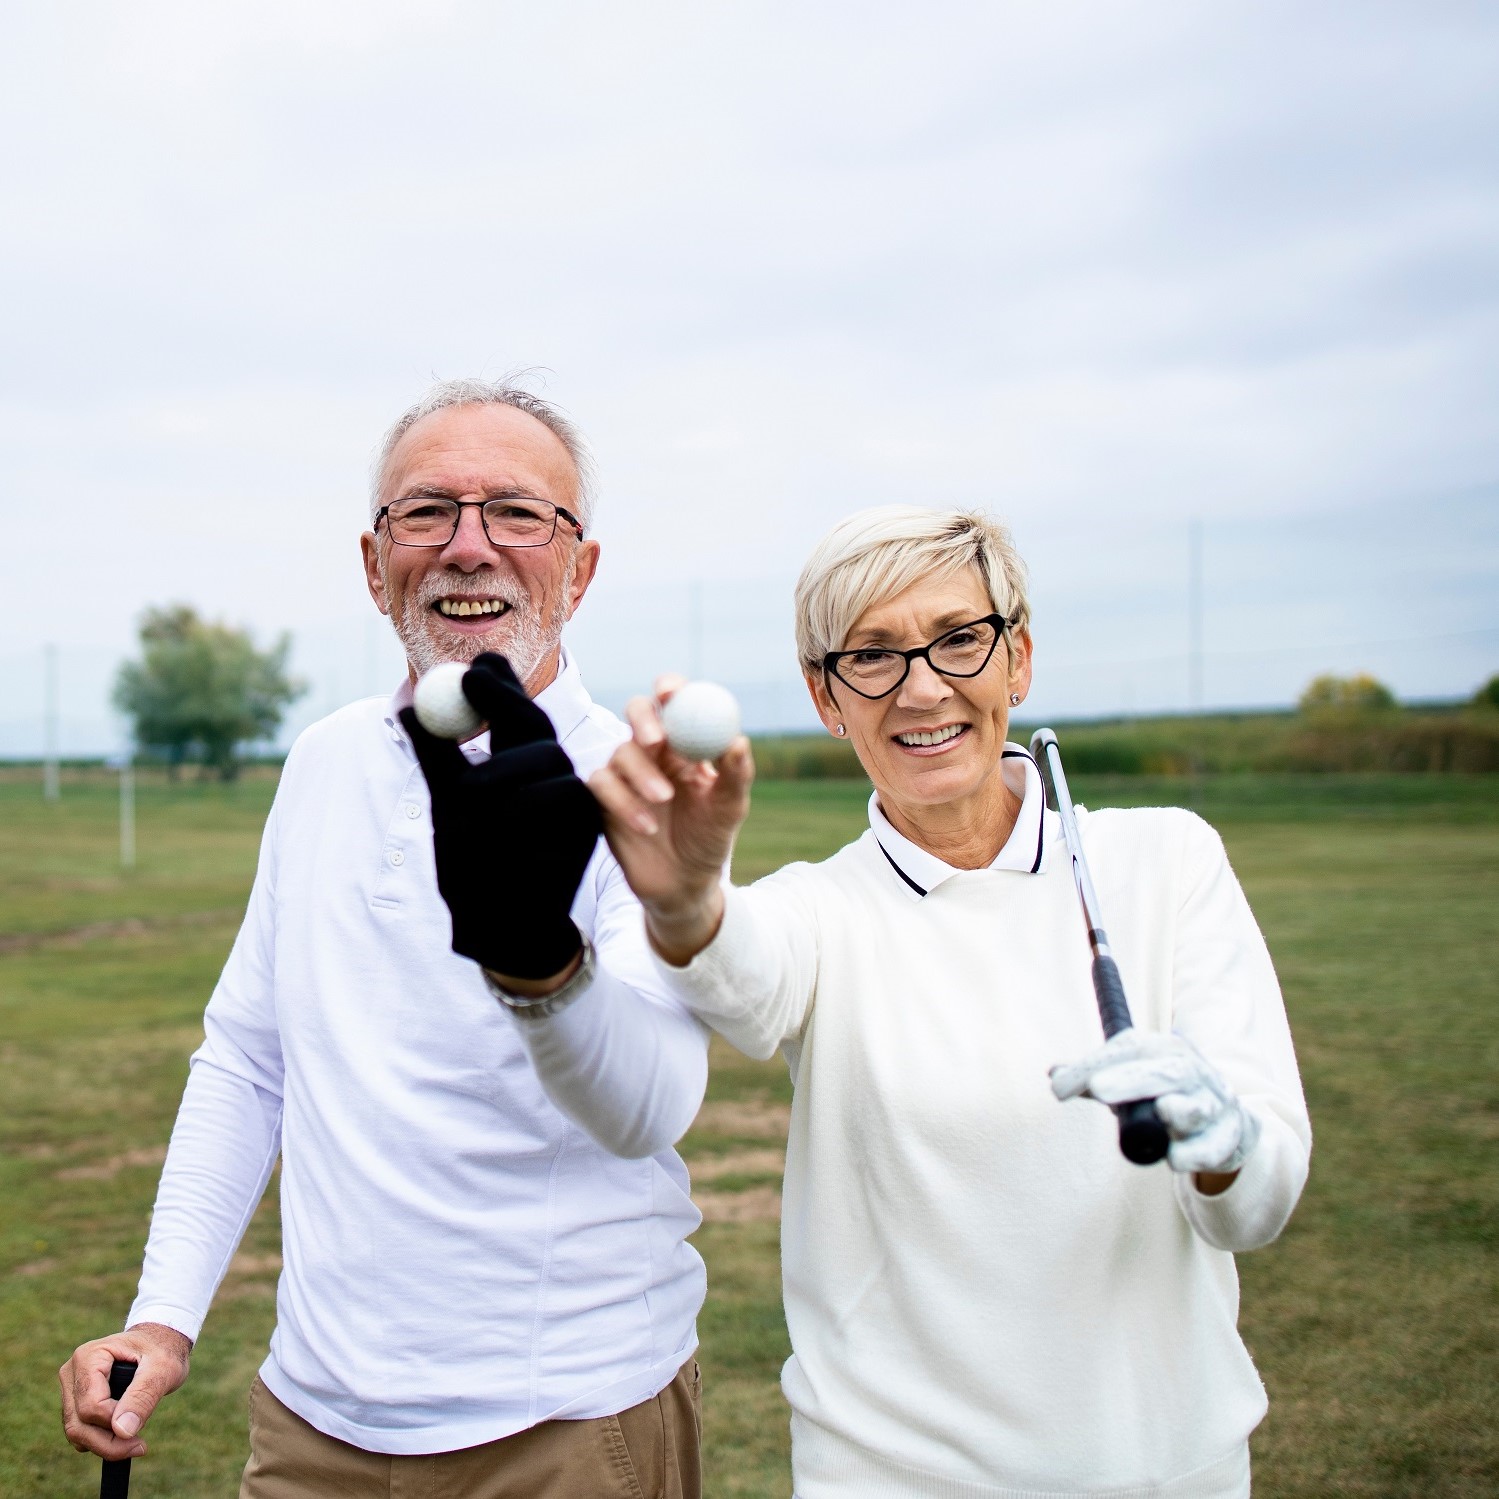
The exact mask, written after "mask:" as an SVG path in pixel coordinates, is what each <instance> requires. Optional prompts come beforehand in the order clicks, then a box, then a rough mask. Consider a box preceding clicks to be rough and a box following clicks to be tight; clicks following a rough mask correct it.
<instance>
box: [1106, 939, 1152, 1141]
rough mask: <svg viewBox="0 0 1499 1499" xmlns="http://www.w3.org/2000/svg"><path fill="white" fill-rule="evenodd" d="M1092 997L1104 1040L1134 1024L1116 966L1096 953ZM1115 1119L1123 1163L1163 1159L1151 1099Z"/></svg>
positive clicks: (1122, 1107) (1123, 1109) (1123, 1106)
mask: <svg viewBox="0 0 1499 1499" xmlns="http://www.w3.org/2000/svg"><path fill="white" fill-rule="evenodd" d="M1093 993H1094V994H1095V995H1096V996H1097V998H1098V1015H1099V1018H1100V1019H1101V1020H1102V1021H1103V1033H1104V1035H1105V1037H1113V1036H1117V1035H1118V1034H1119V1032H1120V1031H1127V1030H1128V1029H1129V1028H1130V1027H1131V1025H1133V1024H1134V1022H1133V1021H1132V1020H1131V1019H1130V1013H1129V1001H1128V1000H1127V999H1125V997H1124V980H1123V979H1122V978H1120V976H1119V965H1118V964H1117V963H1116V962H1115V961H1114V960H1113V959H1112V958H1111V957H1109V956H1108V954H1107V953H1099V954H1098V955H1097V956H1096V957H1095V958H1094V959H1093ZM1114 1117H1115V1118H1116V1119H1117V1120H1118V1121H1119V1150H1120V1153H1121V1154H1122V1155H1123V1156H1124V1159H1125V1160H1127V1161H1133V1162H1134V1163H1135V1165H1137V1166H1153V1165H1154V1164H1155V1163H1156V1162H1157V1161H1159V1160H1162V1159H1163V1158H1164V1157H1165V1154H1166V1147H1167V1146H1168V1145H1170V1143H1171V1137H1170V1136H1169V1135H1168V1134H1167V1133H1166V1126H1165V1125H1164V1124H1162V1123H1161V1116H1160V1114H1159V1113H1157V1112H1156V1106H1155V1104H1154V1102H1153V1101H1152V1100H1151V1099H1149V1098H1140V1099H1136V1100H1135V1101H1134V1102H1133V1103H1117V1104H1115V1105H1114Z"/></svg>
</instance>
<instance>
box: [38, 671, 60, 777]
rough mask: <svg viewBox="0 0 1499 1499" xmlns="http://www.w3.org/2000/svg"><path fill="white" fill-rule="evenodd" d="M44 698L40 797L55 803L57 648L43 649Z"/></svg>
mask: <svg viewBox="0 0 1499 1499" xmlns="http://www.w3.org/2000/svg"><path fill="white" fill-rule="evenodd" d="M43 662H44V666H45V673H44V689H43V691H44V696H43V706H42V717H43V723H42V796H43V797H44V798H45V799H46V800H47V801H49V802H55V801H56V800H57V799H58V797H59V796H60V795H61V794H62V784H61V779H60V777H59V775H58V768H57V647H56V646H55V645H48V646H45V647H44V648H43Z"/></svg>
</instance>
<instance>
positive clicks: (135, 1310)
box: [125, 1301, 208, 1344]
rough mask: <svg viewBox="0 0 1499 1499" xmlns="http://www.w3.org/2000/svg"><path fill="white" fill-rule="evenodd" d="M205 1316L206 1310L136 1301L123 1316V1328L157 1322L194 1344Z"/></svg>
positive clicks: (201, 1329)
mask: <svg viewBox="0 0 1499 1499" xmlns="http://www.w3.org/2000/svg"><path fill="white" fill-rule="evenodd" d="M207 1316H208V1314H207V1312H190V1311H187V1310H185V1309H184V1308H182V1307H180V1306H168V1305H167V1304H166V1303H164V1302H153V1301H138V1302H136V1304H135V1305H134V1306H133V1307H131V1308H130V1315H129V1316H127V1317H126V1318H125V1330H126V1331H129V1329H130V1328H132V1327H135V1326H137V1325H138V1324H139V1323H142V1322H157V1323H159V1324H160V1325H161V1326H162V1327H170V1328H171V1329H172V1331H173V1332H180V1333H181V1334H182V1336H183V1337H185V1338H186V1339H187V1340H188V1341H189V1342H190V1343H194V1344H196V1343H197V1341H198V1334H199V1333H201V1332H202V1331H203V1323H204V1321H205V1320H206V1318H207Z"/></svg>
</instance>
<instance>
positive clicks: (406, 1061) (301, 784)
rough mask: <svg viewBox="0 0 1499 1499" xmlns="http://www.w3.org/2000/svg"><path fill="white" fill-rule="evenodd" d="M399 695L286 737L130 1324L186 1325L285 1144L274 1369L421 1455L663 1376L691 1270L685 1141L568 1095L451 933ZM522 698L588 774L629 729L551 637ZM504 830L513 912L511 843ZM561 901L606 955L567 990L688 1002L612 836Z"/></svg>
mask: <svg viewBox="0 0 1499 1499" xmlns="http://www.w3.org/2000/svg"><path fill="white" fill-rule="evenodd" d="M400 700H401V699H400V697H399V695H398V697H397V698H396V699H392V700H390V701H388V702H387V701H385V700H381V699H374V698H372V699H368V700H366V701H364V702H359V703H355V704H352V705H351V706H349V707H347V708H344V709H342V710H341V711H339V712H337V713H335V714H333V715H332V716H330V717H329V718H326V719H324V720H323V721H322V722H320V723H318V724H315V725H314V726H313V727H312V728H310V729H308V730H307V731H306V732H305V733H304V734H303V735H302V736H301V737H300V738H299V739H298V740H297V743H296V745H295V747H294V748H293V750H292V752H291V754H290V755H289V757H288V759H287V762H286V768H285V771H284V773H283V775H282V779H281V784H280V788H279V789H278V791H277V794H276V800H275V804H274V806H273V808H272V810H271V814H270V817H269V819H268V821H267V824H266V830H265V837H264V841H263V844H262V848H261V855H260V864H259V869H258V872H257V875H256V879H255V885H254V889H253V892H252V894H251V897H250V904H249V909H248V911H247V913H246V917H245V922H244V926H243V927H242V928H241V931H240V933H239V937H238V939H237V940H236V942H235V945H234V949H233V952H232V953H231V955H230V957H229V961H228V963H227V964H226V966H225V969H224V972H223V975H222V977H221V978H220V980H219V983H218V985H217V987H216V989H215V990H214V994H213V998H212V1000H211V1002H210V1003H209V1006H208V1010H207V1014H206V1016H205V1032H206V1039H205V1041H204V1043H203V1046H202V1047H201V1048H200V1050H199V1051H198V1052H197V1054H196V1055H195V1056H194V1058H193V1066H192V1072H191V1076H190V1079H189V1083H188V1088H187V1092H186V1094H185V1096H184V1099H183V1104H182V1109H181V1112H180V1114H179V1116H178V1122H177V1126H176V1129H175V1130H174V1133H173V1137H172V1146H171V1150H170V1153H169V1155H168V1159H167V1164H166V1167H165V1169H164V1171H163V1174H162V1183H161V1189H160V1193H159V1195H158V1199H157V1205H156V1211H155V1214H154V1218H153V1222H152V1228H151V1235H150V1242H149V1244H148V1246H147V1253H146V1265H145V1271H144V1274H143V1276H142V1279H141V1287H140V1295H139V1297H138V1298H137V1301H136V1303H135V1305H134V1307H132V1309H131V1312H130V1318H129V1321H130V1322H131V1323H135V1322H141V1321H150V1322H160V1323H165V1324H166V1325H168V1326H171V1327H175V1328H178V1329H180V1330H181V1331H182V1332H184V1333H186V1334H187V1335H188V1336H189V1337H194V1338H196V1336H197V1335H198V1332H199V1329H200V1327H201V1325H202V1322H203V1318H204V1316H205V1315H206V1313H207V1310H208V1305H209V1302H210V1301H211V1299H212V1296H213V1293H214V1291H215V1289H216V1288H217V1285H218V1283H219V1281H220V1280H221V1279H222V1277H223V1275H224V1273H225V1271H226V1270H227V1268H228V1265H229V1262H230V1259H231V1258H232V1256H233V1254H234V1250H235V1247H236V1245H237V1244H238V1242H239V1238H240V1236H241V1234H242V1233H243V1231H244V1227H245V1225H246V1224H247V1223H248V1221H249V1216H250V1214H251V1213H252V1212H253V1211H254V1207H255V1203H256V1202H257V1201H258V1199H259V1196H260V1193H261V1190H262V1189H263V1187H264V1184H265V1182H266V1181H267V1179H268V1177H269V1175H270V1172H271V1168H272V1166H273V1164H274V1162H275V1159H276V1156H277V1153H278V1151H279V1152H280V1153H281V1155H282V1163H283V1170H282V1181H281V1207H282V1235H283V1246H284V1247H283V1254H284V1269H283V1272H282V1276H281V1281H280V1285H279V1287H278V1291H277V1326H276V1331H275V1334H274V1336H273V1337H272V1340H271V1349H270V1356H269V1357H268V1358H267V1359H266V1361H265V1364H264V1366H263V1367H262V1369H261V1375H262V1377H263V1378H264V1380H265V1382H266V1384H267V1385H268V1386H269V1387H270V1388H271V1390H272V1391H273V1392H274V1393H275V1394H276V1396H277V1397H278V1398H279V1399H281V1400H282V1401H283V1402H284V1403H285V1404H286V1405H288V1406H289V1407H291V1409H292V1410H294V1411H296V1412H297V1413H298V1414H299V1415H301V1416H302V1417H303V1418H304V1419H306V1420H307V1421H309V1422H310V1423H311V1424H312V1425H313V1426H315V1427H317V1428H318V1429H319V1430H320V1431H323V1432H326V1433H328V1434H329V1435H331V1436H334V1437H338V1438H340V1439H341V1440H343V1441H346V1442H351V1443H353V1444H355V1445H356V1446H359V1447H363V1448H366V1449H368V1450H372V1451H378V1452H389V1453H425V1452H438V1451H447V1450H451V1449H454V1448H459V1447H468V1446H474V1445H477V1444H478V1443H481V1442H486V1441H492V1440H494V1439H496V1438H499V1437H503V1436H506V1435H509V1434H510V1433H512V1432H515V1431H519V1430H522V1429H523V1428H525V1427H528V1426H531V1425H533V1424H535V1423H536V1422H538V1421H541V1420H545V1419H547V1418H549V1417H554V1416H567V1417H588V1416H598V1415H608V1414H613V1413H615V1412H617V1411H620V1410H623V1409H625V1408H627V1407H628V1406H630V1405H633V1404H636V1403H637V1402H639V1401H640V1400H643V1399H646V1398H648V1397H649V1396H650V1395H652V1394H654V1393H656V1392H657V1391H658V1390H660V1389H661V1388H662V1387H663V1386H664V1385H666V1383H667V1382H668V1381H669V1380H670V1379H671V1378H672V1376H673V1374H675V1372H676V1370H677V1369H678V1367H679V1366H680V1365H681V1364H682V1362H683V1361H684V1360H685V1359H686V1358H687V1357H688V1356H689V1355H690V1354H691V1352H692V1350H693V1349H694V1347H695V1346H696V1343H697V1335H696V1329H695V1325H694V1319H695V1317H696V1314H697V1311H698V1308H699V1307H700V1306H701V1305H702V1300H703V1294H704V1272H703V1266H702V1261H701V1260H700V1259H699V1257H698V1255H697V1253H696V1251H695V1250H694V1249H693V1248H692V1247H691V1245H689V1244H688V1243H687V1242H686V1237H687V1235H688V1234H689V1233H691V1232H692V1231H693V1230H694V1229H695V1228H696V1227H697V1225H698V1223H699V1221H700V1216H699V1214H698V1212H697V1210H696V1209H695V1208H694V1207H693V1206H692V1203H691V1201H690V1199H689V1197H688V1189H687V1173H686V1170H685V1168H684V1167H683V1165H682V1162H681V1160H680V1158H679V1157H678V1156H677V1154H676V1152H675V1151H673V1150H670V1149H666V1150H662V1151H661V1152H660V1153H659V1154H657V1155H654V1156H650V1157H647V1158H645V1159H639V1160H624V1159H620V1158H619V1157H617V1156H614V1155H611V1154H609V1153H607V1152H606V1151H605V1150H603V1149H601V1148H600V1147H599V1146H598V1145H597V1144H595V1143H594V1142H593V1140H591V1139H590V1138H589V1136H588V1135H587V1134H585V1133H584V1132H583V1130H581V1129H580V1128H579V1127H578V1126H577V1125H575V1124H573V1123H571V1122H570V1121H569V1120H568V1119H567V1118H566V1117H564V1115H563V1114H561V1113H560V1112H559V1111H558V1110H557V1109H556V1108H555V1107H553V1105H552V1104H551V1102H550V1101H549V1100H548V1098H547V1096H546V1094H545V1093H544V1092H543V1089H542V1086H541V1084H540V1083H539V1081H538V1079H537V1075H536V1072H535V1070H534V1069H533V1067H532V1065H531V1062H530V1060H529V1058H528V1055H527V1052H526V1047H525V1042H524V1041H523V1039H522V1036H521V1034H520V1033H521V1032H522V1030H523V1029H525V1028H526V1026H525V1024H523V1023H521V1022H517V1021H515V1020H514V1019H512V1018H511V1017H510V1016H509V1015H508V1014H506V1013H505V1012H504V1011H503V1010H502V1008H501V1007H500V1006H499V1005H498V1004H497V1003H496V1002H495V1000H494V999H493V998H492V997H491V996H490V995H489V993H488V992H487V991H486V989H485V987H484V984H483V982H482V979H481V977H480V974H479V970H478V968H477V967H476V966H475V965H474V964H473V963H471V962H469V961H468V960H467V959H464V958H459V957H456V956H455V955H454V954H453V953H452V952H451V951H450V950H449V947H448V944H449V941H450V937H451V928H450V924H449V919H448V912H447V907H446V906H445V905H444V904H443V902H442V899H441V897H440V896H439V895H438V893H437V886H436V878H435V870H434V867H433V856H432V831H431V828H432V824H431V811H430V804H429V800H428V793H427V786H426V782H425V781H424V779H423V777H422V774H421V771H420V769H419V768H418V766H417V763H416V760H415V757H414V755H413V754H412V750H411V746H410V744H409V743H408V741H407V739H406V736H405V734H404V733H403V732H402V730H401V727H400V724H399V722H398V720H397V719H396V717H395V712H396V709H397V707H398V706H399V702H400ZM537 701H538V702H539V703H540V704H541V706H542V707H543V708H545V709H546V711H547V712H548V714H549V715H550V716H551V718H552V721H553V723H554V724H555V725H556V728H557V732H558V737H559V739H560V740H561V742H562V745H563V748H564V749H565V750H566V751H567V752H568V754H569V755H570V756H571V758H572V760H573V762H574V764H575V765H576V766H577V768H578V770H579V772H580V773H581V774H583V775H584V776H586V775H587V774H589V772H591V771H592V770H593V769H595V768H596V767H597V766H598V765H601V764H602V763H603V762H604V761H605V760H606V759H607V758H608V756H609V754H610V753H611V752H612V751H613V749H614V747H615V746H616V745H617V744H618V743H619V742H620V741H621V740H622V739H623V738H624V737H626V730H625V729H624V727H623V725H621V724H620V723H619V721H618V720H617V719H616V718H614V716H613V715H612V714H609V713H608V712H606V711H605V710H603V709H601V708H599V707H597V706H596V705H595V704H593V703H592V702H591V701H590V699H589V698H588V695H587V693H586V692H585V691H584V689H583V685H582V682H581V680H580V678H579V676H578V673H577V670H576V667H575V666H573V664H572V663H571V662H570V661H568V660H567V659H566V657H565V656H564V661H563V667H562V670H561V671H560V672H559V675H558V678H557V680H556V681H555V682H554V683H553V684H552V686H550V687H549V688H547V689H546V691H545V692H543V693H542V694H541V695H540V696H539V697H538V699H537ZM468 752H469V753H470V754H483V753H486V752H487V746H486V744H485V743H484V742H483V741H482V740H481V741H476V742H475V744H474V745H473V746H471V747H469V751H468ZM492 853H493V868H494V879H495V889H496V892H497V919H498V920H502V919H503V902H504V894H503V892H504V887H505V884H506V882H507V881H510V880H514V881H517V882H520V881H524V880H525V879H526V877H527V861H526V850H525V849H523V848H507V847H504V846H503V845H501V846H497V847H495V848H494V849H493V850H492ZM573 916H574V919H575V920H576V921H577V923H578V926H579V927H580V929H581V930H583V931H584V932H586V933H587V934H589V936H590V937H591V938H592V940H593V942H594V944H595V946H596V948H597V950H598V954H599V966H600V979H599V980H598V981H597V982H596V983H595V985H594V986H593V989H592V990H590V992H589V993H588V994H586V995H584V996H583V998H582V999H581V1000H580V1001H579V1002H578V1006H576V1007H575V1008H581V1007H582V1006H583V1005H584V1004H588V1003H599V1004H604V1003H606V1002H610V1001H611V1000H613V999H617V998H618V994H617V993H615V994H611V993H610V992H609V991H610V990H611V987H612V989H613V990H615V991H618V990H620V989H622V988H628V989H629V990H632V991H634V993H633V994H630V995H627V996H625V998H626V999H627V1000H628V1001H629V1003H631V1004H637V1003H641V1002H645V1003H648V1004H651V1005H653V1006H654V1005H659V1006H665V1007H667V1008H668V1009H670V1010H672V1011H676V1010H677V1009H678V1006H677V1004H676V1002H675V1001H674V1000H671V999H669V998H667V997H666V996H665V995H664V994H663V992H662V988H661V984H660V981H659V979H658V978H657V975H656V970H655V967H654V965H653V964H652V962H651V961H650V958H649V955H648V953H647V950H646V948H645V943H644V938H643V931H642V924H641V922H640V920H639V910H638V906H637V905H636V903H635V901H634V897H633V896H632V895H631V894H630V892H629V891H628V889H627V887H626V886H625V883H624V879H623V876H622V875H621V873H620V871H619V868H618V866H617V865H616V864H615V863H614V861H613V859H612V858H611V857H610V856H609V854H608V851H607V849H606V848H605V847H604V846H603V844H602V843H601V844H600V847H599V850H598V852H597V853H596V854H595V856H594V859H593V861H592V862H591V863H590V865H589V867H588V871H587V873H586V875H585V877H584V880H583V885H582V888H581V889H580V890H579V893H578V898H577V901H576V903H575V905H574V908H573ZM601 986H602V992H600V991H601ZM549 1023H550V1022H530V1023H529V1024H531V1025H533V1026H534V1025H546V1024H549ZM692 1026H693V1027H694V1032H693V1039H692V1044H693V1045H697V1044H698V1043H699V1040H700V1036H699V1035H698V1034H697V1032H698V1029H700V1028H697V1023H696V1022H695V1021H694V1022H692ZM678 1070H679V1071H686V1070H690V1069H678ZM666 1086H668V1087H669V1086H672V1084H671V1083H670V1082H668V1083H667V1085H666ZM682 1086H684V1087H690V1086H692V1083H691V1082H690V1080H689V1081H688V1082H687V1083H684V1084H682ZM695 1086H696V1087H697V1089H698V1094H697V1096H698V1097H700V1096H701V1078H700V1077H699V1078H698V1079H697V1081H696V1084H695ZM685 1107H686V1110H687V1112H686V1115H685V1117H686V1118H688V1119H690V1117H691V1111H692V1109H693V1108H694V1107H695V1104H694V1103H693V1102H692V1101H691V1100H690V1099H689V1100H687V1102H686V1105H685Z"/></svg>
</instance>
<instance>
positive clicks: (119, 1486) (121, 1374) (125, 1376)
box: [99, 1358, 136, 1499]
mask: <svg viewBox="0 0 1499 1499" xmlns="http://www.w3.org/2000/svg"><path fill="white" fill-rule="evenodd" d="M135 1368H136V1366H135V1365H134V1364H133V1363H131V1362H130V1361H129V1360H128V1359H122V1358H117V1359H116V1360H115V1361H114V1363H113V1364H111V1365H110V1369H109V1396H110V1399H111V1400H118V1399H119V1398H120V1396H122V1395H123V1394H124V1393H125V1391H126V1390H128V1389H129V1388H130V1381H131V1380H132V1379H134V1378H135ZM129 1492H130V1459H129V1458H128V1457H124V1458H121V1459H120V1460H119V1462H114V1463H112V1462H110V1461H109V1459H108V1458H105V1460H104V1463H103V1471H102V1472H101V1473H100V1475H99V1499H126V1495H127V1494H129Z"/></svg>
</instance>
